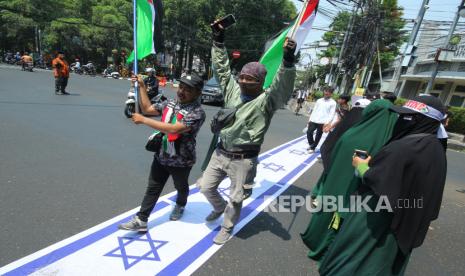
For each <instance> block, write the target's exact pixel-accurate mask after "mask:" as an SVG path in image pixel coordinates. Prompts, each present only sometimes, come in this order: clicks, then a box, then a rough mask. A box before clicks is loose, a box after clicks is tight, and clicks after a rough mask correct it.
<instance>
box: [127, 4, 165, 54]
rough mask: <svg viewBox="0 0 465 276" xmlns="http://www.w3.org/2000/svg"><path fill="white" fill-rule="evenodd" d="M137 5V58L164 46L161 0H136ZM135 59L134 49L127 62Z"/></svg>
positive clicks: (153, 52) (155, 51)
mask: <svg viewBox="0 0 465 276" xmlns="http://www.w3.org/2000/svg"><path fill="white" fill-rule="evenodd" d="M135 1H136V6H137V59H139V60H141V59H143V58H144V57H146V56H148V55H150V54H155V53H157V52H158V51H160V50H161V48H162V47H163V39H162V36H161V25H162V18H163V6H162V3H161V0H135ZM133 61H134V51H133V52H132V53H131V55H130V56H129V58H128V60H127V62H128V63H130V62H133Z"/></svg>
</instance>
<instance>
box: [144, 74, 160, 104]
mask: <svg viewBox="0 0 465 276" xmlns="http://www.w3.org/2000/svg"><path fill="white" fill-rule="evenodd" d="M145 72H146V73H147V77H146V78H145V79H144V83H145V86H146V87H147V93H148V96H149V98H150V99H152V98H153V97H155V96H157V95H158V79H157V76H156V71H155V69H154V68H147V69H145Z"/></svg>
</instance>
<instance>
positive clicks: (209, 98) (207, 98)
mask: <svg viewBox="0 0 465 276" xmlns="http://www.w3.org/2000/svg"><path fill="white" fill-rule="evenodd" d="M201 101H202V103H217V104H223V102H224V98H223V93H222V92H221V88H220V85H219V84H218V82H217V81H216V79H215V78H211V79H209V80H208V81H207V83H205V85H204V86H203V89H202V98H201Z"/></svg>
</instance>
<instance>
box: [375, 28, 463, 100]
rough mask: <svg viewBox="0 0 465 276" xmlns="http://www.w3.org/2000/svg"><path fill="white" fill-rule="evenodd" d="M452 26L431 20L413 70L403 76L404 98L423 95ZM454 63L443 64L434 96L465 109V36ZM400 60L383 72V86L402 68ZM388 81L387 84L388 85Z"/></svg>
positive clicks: (424, 31)
mask: <svg viewBox="0 0 465 276" xmlns="http://www.w3.org/2000/svg"><path fill="white" fill-rule="evenodd" d="M449 27H450V25H443V24H442V23H441V24H439V23H437V22H436V23H435V22H434V21H433V22H431V21H427V22H426V23H425V24H424V25H423V26H422V31H421V32H420V35H419V38H418V41H417V43H416V45H417V46H418V48H417V50H416V52H415V59H414V60H413V62H412V64H411V65H410V67H408V68H407V70H406V71H405V72H403V73H402V74H401V77H400V81H401V86H400V92H399V95H400V96H401V97H403V98H412V97H414V96H416V95H418V94H420V93H423V92H424V91H425V89H426V87H427V85H428V81H429V80H430V79H431V73H432V70H433V66H434V63H435V61H434V58H435V55H436V50H437V49H438V48H440V47H442V46H443V45H444V40H445V35H446V33H447V28H449ZM455 33H462V34H463V31H462V30H460V31H456V32H455ZM451 54H452V58H451V59H450V60H451V61H450V62H445V61H444V62H441V63H440V65H439V69H438V74H437V76H436V79H435V82H434V85H433V88H432V90H431V91H430V94H432V95H435V96H438V97H439V98H440V99H441V100H442V101H443V102H444V103H445V104H446V105H450V106H458V107H465V36H463V35H462V41H461V42H460V43H459V44H458V45H457V48H456V50H455V52H453V53H451ZM398 62H399V60H398V59H397V60H396V61H395V62H394V63H393V66H392V68H389V69H387V70H384V71H383V85H382V87H381V90H383V87H386V84H387V83H389V81H390V80H391V79H392V76H393V72H394V68H395V67H396V66H397V65H398ZM384 82H387V83H384Z"/></svg>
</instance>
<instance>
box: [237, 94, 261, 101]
mask: <svg viewBox="0 0 465 276" xmlns="http://www.w3.org/2000/svg"><path fill="white" fill-rule="evenodd" d="M257 96H258V95H257ZM257 96H250V95H245V94H241V100H242V102H244V103H246V102H250V101H251V100H253V99H255V98H256V97H257Z"/></svg>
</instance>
